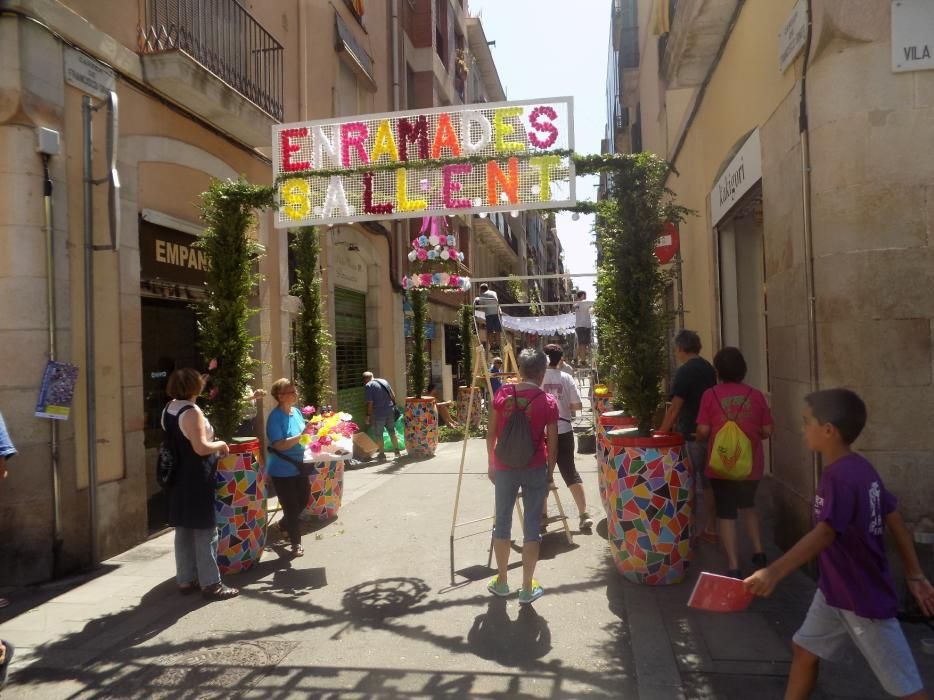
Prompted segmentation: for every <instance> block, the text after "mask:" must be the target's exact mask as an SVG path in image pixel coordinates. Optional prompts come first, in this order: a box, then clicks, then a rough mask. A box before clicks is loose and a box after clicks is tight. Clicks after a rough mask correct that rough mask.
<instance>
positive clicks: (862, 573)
mask: <svg viewBox="0 0 934 700" xmlns="http://www.w3.org/2000/svg"><path fill="white" fill-rule="evenodd" d="M895 505H896V499H895V496H893V495H892V494H891V493H889V492H888V491H887V490H886V488H885V485H884V484H883V483H882V479H881V478H880V477H879V474H878V472H876V470H875V468H874V467H873V466H872V464H870V463H869V460H867V459H866V458H865V457H863V456H862V455H858V454H848V455H846V456H845V457H841V458H840V459H838V460H837V461H836V462H834V463H833V464H831V465H830V466H829V467H827V468H826V469H825V470H824V473H823V474H822V475H821V479H820V484H819V485H818V487H817V495H816V496H815V497H814V523H815V524H817V523H821V522H826V523H827V524H828V525H830V527H832V528H833V529H834V532H836V533H837V538H836V539H835V540H834V542H833V544H832V545H830V546H829V547H827V549H825V550H824V551H823V552H821V553H820V555H819V556H818V558H817V561H818V563H819V564H820V581H819V582H818V587H819V588H820V590H821V592H822V593H823V594H824V597H825V598H826V599H827V603H829V604H830V605H832V606H833V607H835V608H840V609H842V610H851V611H852V612H854V613H856V614H857V615H859V616H860V617H868V618H872V619H874V620H881V619H887V618H891V617H895V612H896V607H897V599H896V596H895V583H894V582H893V580H892V575H891V573H889V560H888V558H887V557H886V555H885V516H887V515H888V514H889V513H891V512H892V511H894V510H895Z"/></svg>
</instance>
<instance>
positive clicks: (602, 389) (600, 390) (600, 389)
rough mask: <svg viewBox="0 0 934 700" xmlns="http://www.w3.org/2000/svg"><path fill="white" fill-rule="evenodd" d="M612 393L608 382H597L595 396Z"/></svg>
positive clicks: (594, 389) (594, 390)
mask: <svg viewBox="0 0 934 700" xmlns="http://www.w3.org/2000/svg"><path fill="white" fill-rule="evenodd" d="M609 393H610V390H609V389H607V387H606V384H596V385H595V386H594V388H593V395H594V396H607V395H608V394H609Z"/></svg>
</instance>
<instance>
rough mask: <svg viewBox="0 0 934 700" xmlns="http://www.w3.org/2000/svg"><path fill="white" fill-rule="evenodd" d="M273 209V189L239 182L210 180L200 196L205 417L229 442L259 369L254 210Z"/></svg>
mask: <svg viewBox="0 0 934 700" xmlns="http://www.w3.org/2000/svg"><path fill="white" fill-rule="evenodd" d="M272 204H273V189H272V188H271V187H268V186H257V185H251V184H250V183H248V182H245V181H243V180H237V181H236V182H235V181H232V180H228V181H225V182H221V181H219V180H214V181H212V182H211V187H210V188H209V189H208V191H207V192H205V193H204V194H202V195H201V216H202V219H203V220H204V223H205V225H206V227H205V230H204V233H203V234H202V236H201V238H200V239H199V240H198V242H197V243H196V245H197V246H198V247H199V248H201V250H203V251H204V252H205V255H206V256H207V258H208V261H209V266H208V271H207V288H206V291H207V299H206V300H205V302H204V303H203V304H202V305H201V306H200V308H199V309H198V343H199V346H200V349H201V351H202V352H203V353H204V355H205V357H209V358H213V359H215V360H217V369H215V370H214V371H213V372H212V374H211V383H212V398H211V402H210V404H209V405H208V407H207V409H206V410H207V413H208V416H209V417H210V419H211V423H212V425H213V426H214V430H215V433H216V434H217V436H218V437H219V438H220V439H223V440H229V439H230V438H231V437H233V435H234V433H235V432H236V430H237V426H238V425H239V424H240V416H241V415H242V414H243V410H244V408H245V407H246V406H245V403H246V402H245V399H244V393H245V392H246V387H247V384H249V383H250V381H251V380H252V378H253V373H254V370H255V368H256V366H257V364H258V361H257V360H254V359H253V358H252V357H251V352H252V350H253V342H254V340H255V338H254V337H253V336H251V335H250V333H249V329H248V327H247V324H248V322H249V319H250V317H251V316H252V315H253V314H255V313H256V311H257V310H256V309H253V308H250V295H251V293H252V291H253V287H254V285H257V284H258V283H259V275H257V274H254V272H253V264H254V263H255V262H256V261H257V260H259V258H260V257H261V256H262V253H263V247H262V246H261V245H260V244H259V243H258V242H257V241H255V240H254V239H253V238H251V237H250V235H249V231H250V230H251V229H252V228H253V227H254V226H255V225H256V214H255V211H256V210H257V209H264V208H266V207H269V206H272Z"/></svg>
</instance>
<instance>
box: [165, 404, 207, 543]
mask: <svg viewBox="0 0 934 700" xmlns="http://www.w3.org/2000/svg"><path fill="white" fill-rule="evenodd" d="M191 408H194V405H193V404H192V405H188V406H183V407H182V408H181V410H179V412H178V413H177V414H176V415H174V416H173V415H172V414H171V413H169V411H168V406H166V408H165V410H164V411H163V413H162V425H163V428H164V429H165V434H166V438H167V439H168V440H169V441H170V442H171V443H172V446H173V447H174V450H175V454H176V457H177V459H178V465H177V466H176V474H175V483H174V484H173V485H172V487H171V488H170V489H169V492H168V501H169V525H171V526H172V527H190V528H196V529H206V528H211V527H215V515H214V498H215V490H216V489H217V455H214V454H211V455H208V456H207V457H202V456H201V455H199V454H198V453H197V452H195V450H194V448H193V447H192V446H191V441H190V440H189V439H188V438H186V437H185V434H184V433H183V432H182V429H181V426H179V420H180V419H181V417H182V415H183V414H184V413H185V411H187V410H189V409H191Z"/></svg>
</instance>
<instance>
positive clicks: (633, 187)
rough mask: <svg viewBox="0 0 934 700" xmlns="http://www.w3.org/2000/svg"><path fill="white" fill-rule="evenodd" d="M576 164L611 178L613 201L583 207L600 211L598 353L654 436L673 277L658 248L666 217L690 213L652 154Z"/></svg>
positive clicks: (581, 170)
mask: <svg viewBox="0 0 934 700" xmlns="http://www.w3.org/2000/svg"><path fill="white" fill-rule="evenodd" d="M575 164H576V166H577V174H578V175H595V174H605V175H607V177H608V183H609V193H608V197H607V199H604V200H601V201H599V202H597V203H596V204H595V205H592V206H591V207H589V208H585V209H586V210H588V211H590V212H592V213H595V214H596V216H597V220H596V231H597V246H598V250H599V255H600V259H599V263H598V267H597V299H596V303H595V306H594V310H595V312H596V315H597V330H598V334H599V335H598V337H599V341H600V354H601V357H602V358H603V360H604V361H605V362H606V364H607V365H608V366H610V367H611V370H610V376H611V377H612V379H613V382H614V385H615V389H616V394H617V396H618V397H619V398H621V399H622V402H623V404H624V405H625V408H626V409H627V410H628V411H629V412H630V414H631V415H632V416H633V417H634V418H635V419H636V420H637V421H638V424H639V433H640V434H641V435H649V434H650V433H651V429H652V420H653V417H654V415H655V412H656V410H657V409H658V407H659V405H660V404H661V402H662V391H661V381H662V377H663V376H664V374H665V371H666V368H667V359H666V358H667V353H666V344H667V338H666V337H665V333H666V328H667V323H666V322H667V318H668V317H667V314H666V313H665V311H664V310H663V306H662V297H663V294H664V291H665V284H666V281H667V274H666V273H665V272H664V271H662V269H661V268H660V267H659V264H658V260H657V258H656V257H655V246H656V244H657V240H658V236H659V234H660V233H661V231H662V228H663V226H664V224H665V222H667V221H671V222H674V223H678V222H680V221H682V220H683V219H684V217H685V215H686V214H688V213H689V210H688V209H686V208H684V207H681V206H679V205H677V204H675V203H674V201H673V198H672V193H671V192H670V191H669V190H668V189H667V188H666V187H665V180H666V178H667V176H668V164H667V163H666V162H665V161H664V160H662V159H660V158H658V157H656V156H654V155H652V154H650V153H636V154H603V155H594V156H582V157H578V158H575Z"/></svg>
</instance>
